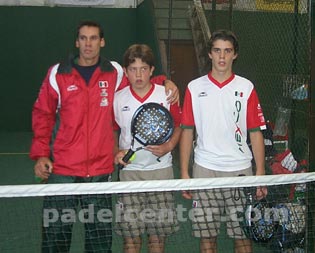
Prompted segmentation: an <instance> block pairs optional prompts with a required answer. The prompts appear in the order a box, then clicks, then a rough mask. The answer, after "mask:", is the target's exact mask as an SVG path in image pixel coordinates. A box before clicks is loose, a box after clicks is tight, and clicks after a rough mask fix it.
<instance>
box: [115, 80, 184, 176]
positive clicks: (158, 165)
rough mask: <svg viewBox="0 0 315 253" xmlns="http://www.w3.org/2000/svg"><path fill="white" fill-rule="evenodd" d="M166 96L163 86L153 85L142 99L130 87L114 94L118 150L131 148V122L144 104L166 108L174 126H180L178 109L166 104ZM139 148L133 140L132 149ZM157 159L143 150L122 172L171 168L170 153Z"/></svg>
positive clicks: (137, 153) (138, 152)
mask: <svg viewBox="0 0 315 253" xmlns="http://www.w3.org/2000/svg"><path fill="white" fill-rule="evenodd" d="M166 99H167V96H166V95H165V88H164V86H161V85H157V84H153V85H152V88H151V89H150V91H149V92H148V93H147V95H146V96H145V97H143V98H140V97H139V96H137V94H136V93H135V92H134V91H133V90H132V88H131V86H128V87H126V88H124V89H122V90H120V91H118V92H116V94H115V99H114V115H115V121H116V123H117V126H116V130H118V129H119V128H120V131H121V132H120V137H119V149H126V150H128V149H129V148H130V147H131V142H132V135H131V130H130V129H131V120H132V117H133V115H134V113H135V111H136V110H137V109H138V108H139V107H140V106H141V105H142V104H146V103H151V102H154V103H158V104H161V105H163V106H164V107H165V108H167V109H168V110H169V111H170V112H171V114H172V116H173V119H174V126H175V127H178V126H179V125H180V107H179V106H178V105H170V104H169V103H168V102H167V100H166ZM139 146H141V144H140V143H137V141H136V140H135V143H134V147H139ZM157 158H158V157H156V156H155V155H153V154H152V153H151V152H150V151H147V150H145V149H142V150H139V151H137V152H136V154H135V159H134V160H133V161H132V162H131V163H130V164H128V165H127V166H126V167H125V168H124V170H156V169H162V168H166V167H170V166H172V155H171V152H169V153H167V154H165V155H164V156H162V157H161V158H160V159H159V160H160V162H159V161H158V160H157Z"/></svg>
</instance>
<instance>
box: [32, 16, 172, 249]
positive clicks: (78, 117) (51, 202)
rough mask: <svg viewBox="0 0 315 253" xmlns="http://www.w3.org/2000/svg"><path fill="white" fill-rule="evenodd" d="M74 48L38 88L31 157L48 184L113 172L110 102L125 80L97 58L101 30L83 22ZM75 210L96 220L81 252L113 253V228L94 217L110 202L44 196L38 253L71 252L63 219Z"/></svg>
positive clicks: (107, 177)
mask: <svg viewBox="0 0 315 253" xmlns="http://www.w3.org/2000/svg"><path fill="white" fill-rule="evenodd" d="M75 43H76V47H77V48H78V49H79V56H77V57H73V58H71V59H69V61H68V62H64V63H60V64H56V65H54V66H52V67H51V68H50V69H49V70H48V73H47V75H46V77H45V79H44V81H43V84H42V86H41V89H40V92H39V95H38V98H37V100H36V102H35V104H34V107H33V113H32V128H33V132H34V136H33V140H32V145H31V152H30V157H31V159H33V160H36V164H35V166H34V171H35V175H36V176H37V177H39V178H41V179H43V180H47V182H48V183H85V182H108V181H111V173H112V172H113V170H114V166H113V163H114V146H115V145H114V135H113V127H112V124H113V115H112V113H113V98H114V93H115V91H116V90H118V89H121V88H123V87H125V86H126V85H128V83H127V78H126V77H125V76H124V74H123V70H122V68H121V66H120V65H119V64H118V63H116V62H110V61H108V60H106V59H103V58H101V57H100V49H101V48H102V47H104V46H105V40H104V35H103V31H102V28H101V27H100V25H99V24H97V23H95V22H93V21H85V22H82V23H81V24H80V25H79V26H78V28H77V38H76V42H75ZM160 82H161V80H160ZM171 86H172V91H173V93H175V96H173V99H174V97H175V99H176V96H178V91H177V88H176V87H174V85H173V84H172V83H171ZM79 204H80V206H81V208H82V209H85V210H91V208H93V214H94V217H89V218H90V219H91V218H92V219H93V220H92V222H90V220H89V222H85V224H84V225H85V252H111V242H112V236H111V234H112V230H111V223H110V222H101V221H99V220H98V217H97V214H98V211H100V210H112V201H111V196H110V195H104V194H102V195H88V196H87V195H75V196H73V195H72V196H46V197H45V198H44V204H43V242H42V252H69V250H70V245H71V236H72V226H73V222H74V221H75V217H71V218H68V219H67V220H63V219H62V215H63V214H64V212H65V210H67V212H69V213H71V212H70V211H69V210H73V211H74V213H75V210H76V209H77V206H78V205H79ZM52 216H54V217H52Z"/></svg>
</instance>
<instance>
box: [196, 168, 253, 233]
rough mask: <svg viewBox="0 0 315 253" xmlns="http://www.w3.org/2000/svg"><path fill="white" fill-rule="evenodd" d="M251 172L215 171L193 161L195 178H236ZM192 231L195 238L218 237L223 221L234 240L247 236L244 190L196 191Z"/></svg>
mask: <svg viewBox="0 0 315 253" xmlns="http://www.w3.org/2000/svg"><path fill="white" fill-rule="evenodd" d="M241 174H244V175H246V176H250V175H252V174H253V173H252V168H248V169H245V170H240V171H235V172H221V171H213V170H209V169H206V168H204V167H201V166H200V165H198V164H194V168H193V177H194V178H213V177H235V176H239V175H241ZM193 195H194V196H193V220H192V230H193V235H194V236H195V237H205V238H212V237H217V235H218V234H219V232H220V225H221V222H226V227H227V234H228V236H229V237H231V238H234V239H245V238H246V235H245V233H244V231H243V229H242V228H241V225H240V221H242V220H243V218H244V216H243V214H244V211H245V203H246V198H245V196H244V193H243V190H242V189H237V188H231V189H228V188H224V189H213V190H200V191H195V192H194V194H193Z"/></svg>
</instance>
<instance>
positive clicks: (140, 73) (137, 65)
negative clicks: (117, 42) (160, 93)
mask: <svg viewBox="0 0 315 253" xmlns="http://www.w3.org/2000/svg"><path fill="white" fill-rule="evenodd" d="M124 70H125V74H126V76H127V77H128V79H129V81H130V83H131V85H132V87H133V89H137V90H138V89H146V88H150V87H151V83H150V78H151V75H152V73H153V71H154V67H150V66H149V65H148V64H147V63H145V62H143V61H142V60H141V59H139V58H136V60H135V62H133V63H131V64H130V65H129V66H128V67H127V68H125V69H124Z"/></svg>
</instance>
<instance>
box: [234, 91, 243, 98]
mask: <svg viewBox="0 0 315 253" xmlns="http://www.w3.org/2000/svg"><path fill="white" fill-rule="evenodd" d="M235 97H241V98H242V97H243V92H241V91H235Z"/></svg>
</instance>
